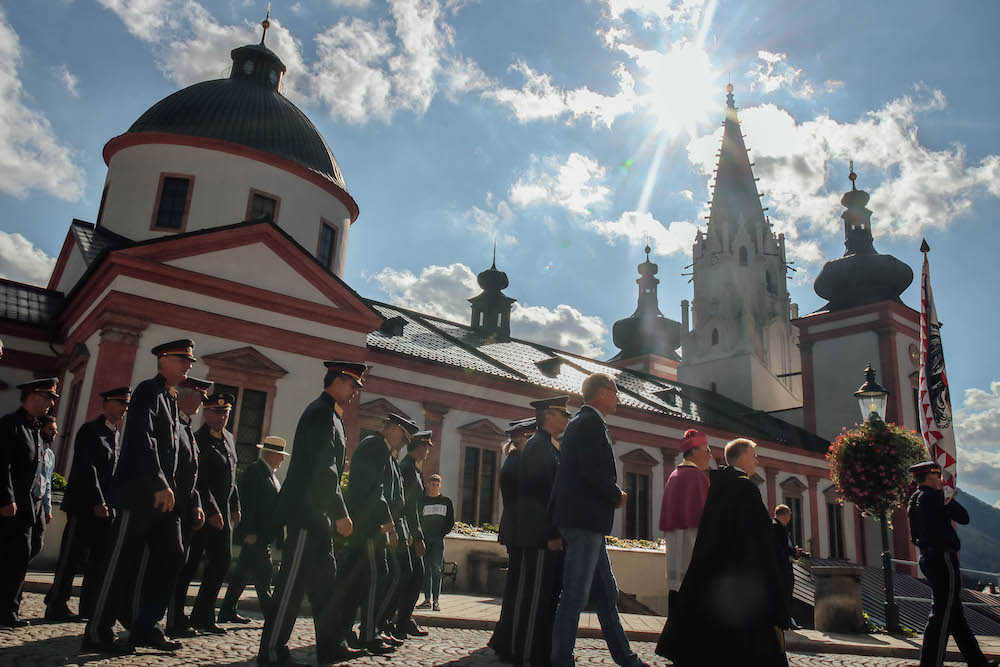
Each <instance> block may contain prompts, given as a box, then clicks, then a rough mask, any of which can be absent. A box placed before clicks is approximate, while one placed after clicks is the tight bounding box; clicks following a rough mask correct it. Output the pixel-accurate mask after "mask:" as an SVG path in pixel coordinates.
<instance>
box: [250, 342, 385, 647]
mask: <svg viewBox="0 0 1000 667" xmlns="http://www.w3.org/2000/svg"><path fill="white" fill-rule="evenodd" d="M324 365H325V366H326V369H327V370H326V376H325V377H324V378H323V392H322V393H321V394H320V395H319V398H317V399H316V400H315V401H313V402H312V403H310V404H309V406H308V407H306V409H305V412H303V413H302V417H301V418H300V419H299V423H298V426H297V427H296V429H295V438H294V440H293V441H292V457H291V459H290V460H289V464H288V474H287V475H286V476H285V483H284V484H283V485H282V486H281V492H280V493H279V494H278V515H277V516H278V522H279V523H281V524H283V525H285V526H287V529H288V535H287V539H286V540H285V548H284V550H283V553H282V558H281V570H280V571H279V572H278V579H277V581H276V583H275V587H274V593H273V594H272V598H271V599H272V602H273V604H271V609H270V610H269V611H267V613H266V615H265V620H264V632H263V634H261V638H260V649H259V651H258V653H257V664H258V665H287V666H294V665H299V664H302V663H297V662H295V661H293V660H291V659H290V658H289V653H288V648H287V646H286V644H287V643H288V638H289V636H291V634H292V626H294V625H295V617H296V616H298V613H299V606H300V605H301V604H302V596H303V595H308V596H309V604H310V606H311V607H312V611H313V615H314V617H315V618H316V623H315V627H316V654H317V659H318V660H319V661H320V662H334V661H337V660H343V659H347V658H352V657H355V656H357V655H358V653H357V652H355V651H353V650H351V649H350V648H348V647H347V645H346V643H345V642H343V641H338V640H342V639H343V638H342V637H338V636H337V635H338V634H339V633H338V632H337V631H336V628H337V626H335V625H332V624H330V623H323V622H321V619H323V618H325V617H327V616H330V615H331V614H333V613H334V610H331V609H330V608H329V607H330V606H331V605H332V604H333V597H334V596H333V594H334V588H335V584H336V577H337V560H336V558H335V556H334V553H333V535H334V532H336V534H339V535H341V536H343V537H348V536H350V535H351V532H352V531H353V529H354V524H353V522H352V521H351V516H350V515H349V514H348V512H347V505H346V504H345V503H344V496H343V493H342V492H341V490H340V475H341V473H342V472H343V470H344V457H345V456H346V453H347V437H346V435H345V434H344V422H343V414H344V406H345V405H346V404H347V402H348V401H350V400H351V399H352V398H354V396H355V394H357V392H358V390H359V389H360V388H362V387H363V386H364V380H363V377H364V373H365V371H367V370H368V367H367V366H365V365H364V364H360V363H355V362H348V361H327V362H325V363H324Z"/></svg>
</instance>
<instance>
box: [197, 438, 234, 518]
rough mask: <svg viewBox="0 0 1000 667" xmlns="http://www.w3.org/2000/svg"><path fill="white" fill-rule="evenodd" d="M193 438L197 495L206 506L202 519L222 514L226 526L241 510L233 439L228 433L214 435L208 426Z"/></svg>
mask: <svg viewBox="0 0 1000 667" xmlns="http://www.w3.org/2000/svg"><path fill="white" fill-rule="evenodd" d="M194 439H195V441H197V443H198V492H199V493H200V494H201V501H202V502H203V503H204V504H205V516H206V517H210V516H213V515H215V514H221V515H222V518H223V520H224V521H225V523H226V525H227V526H228V525H229V523H230V521H232V518H231V517H232V515H233V514H235V513H236V512H239V511H240V492H239V490H238V489H237V488H236V440H235V439H233V434H232V433H230V432H229V431H226V430H224V429H223V431H222V433H216V432H214V431H212V429H210V428H209V427H208V424H203V425H202V427H201V428H200V429H198V430H197V431H195V433H194Z"/></svg>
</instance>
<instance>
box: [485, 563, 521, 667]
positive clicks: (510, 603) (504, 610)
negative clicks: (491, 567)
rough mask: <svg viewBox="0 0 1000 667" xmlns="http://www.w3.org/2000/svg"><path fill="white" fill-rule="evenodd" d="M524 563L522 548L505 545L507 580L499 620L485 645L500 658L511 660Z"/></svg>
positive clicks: (513, 650)
mask: <svg viewBox="0 0 1000 667" xmlns="http://www.w3.org/2000/svg"><path fill="white" fill-rule="evenodd" d="M523 563H524V549H523V548H521V547H516V546H511V545H509V544H508V545H507V581H506V582H504V588H503V604H502V605H501V606H500V620H498V621H497V624H496V627H494V629H493V636H492V637H490V641H489V642H488V643H487V646H489V647H490V648H492V649H493V650H494V651H496V654H497V655H498V656H499V657H500V659H501V660H505V661H510V660H513V658H514V654H515V646H514V627H515V625H516V624H515V622H514V617H515V616H516V615H517V610H518V609H520V608H521V607H522V606H523V604H522V602H521V600H522V599H523V598H524V595H525V593H526V591H525V589H524V580H523V579H522V577H521V565H522V564H523Z"/></svg>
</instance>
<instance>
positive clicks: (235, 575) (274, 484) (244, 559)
mask: <svg viewBox="0 0 1000 667" xmlns="http://www.w3.org/2000/svg"><path fill="white" fill-rule="evenodd" d="M286 444H287V443H286V442H285V440H284V438H279V437H278V436H276V435H269V436H267V437H266V438H264V442H262V443H260V444H259V445H257V448H258V449H259V450H260V458H258V459H257V460H256V461H254V462H253V463H251V464H250V465H249V466H247V469H246V470H244V471H243V474H242V475H240V479H239V482H238V484H239V487H240V505H241V507H242V508H243V519H242V520H241V521H240V523H239V525H238V526H236V539H237V540H239V542H240V545H241V546H240V556H239V558H238V559H237V561H236V565H235V566H233V571H232V573H231V574H230V575H229V588H228V589H227V590H226V597H225V599H224V600H223V601H222V607H221V608H220V609H219V621H220V622H223V623H249V622H250V619H248V618H244V617H242V616H240V615H239V614H238V613H236V605H237V603H238V602H239V601H240V595H242V594H243V589H244V588H246V585H247V583H248V582H249V581H250V580H251V579H252V580H253V584H254V588H255V589H256V590H257V599H258V600H259V601H260V608H261V609H264V610H266V609H267V608H268V607H269V605H270V604H271V573H272V569H273V568H272V566H271V542H272V541H276V543H277V544H278V546H281V534H280V528H279V527H278V526H276V525H275V523H276V522H275V516H274V510H275V507H277V504H278V491H280V490H281V483H280V482H279V481H278V468H280V467H281V464H282V463H284V462H285V459H286V458H288V452H287V451H285V445H286Z"/></svg>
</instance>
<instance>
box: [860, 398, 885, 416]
mask: <svg viewBox="0 0 1000 667" xmlns="http://www.w3.org/2000/svg"><path fill="white" fill-rule="evenodd" d="M888 398H889V396H888V394H871V395H868V396H858V405H859V406H860V407H861V419H862V420H866V419H868V418H869V417H870V416H871V415H872V413H875V414H877V415H878V418H879V419H881V420H883V421H884V420H885V406H886V403H888V400H887V399H888Z"/></svg>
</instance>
